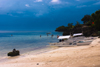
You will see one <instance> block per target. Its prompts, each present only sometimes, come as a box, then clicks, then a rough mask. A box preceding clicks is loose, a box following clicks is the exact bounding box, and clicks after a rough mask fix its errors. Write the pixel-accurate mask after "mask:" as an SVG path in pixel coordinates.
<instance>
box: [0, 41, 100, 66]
mask: <svg viewBox="0 0 100 67" xmlns="http://www.w3.org/2000/svg"><path fill="white" fill-rule="evenodd" d="M9 59H11V60H9V61H5V62H1V63H0V67H100V39H96V40H94V41H93V42H92V43H91V44H90V45H88V46H75V47H62V48H58V49H55V50H51V51H49V52H45V53H41V54H36V55H26V56H25V57H20V58H19V56H18V57H9Z"/></svg>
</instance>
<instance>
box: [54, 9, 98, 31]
mask: <svg viewBox="0 0 100 67" xmlns="http://www.w3.org/2000/svg"><path fill="white" fill-rule="evenodd" d="M81 21H83V24H80V23H79V22H78V21H77V22H76V24H75V25H73V23H68V24H67V26H60V27H58V28H56V30H55V31H66V30H71V29H73V28H76V27H82V26H83V25H87V26H89V27H92V28H94V29H96V30H97V31H100V10H97V11H96V12H95V13H92V14H91V15H84V17H83V18H82V19H81Z"/></svg>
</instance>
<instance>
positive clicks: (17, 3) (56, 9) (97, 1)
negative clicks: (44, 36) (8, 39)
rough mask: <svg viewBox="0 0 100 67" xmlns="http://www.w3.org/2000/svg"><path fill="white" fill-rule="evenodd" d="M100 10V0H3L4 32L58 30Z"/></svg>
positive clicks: (0, 14) (0, 3)
mask: <svg viewBox="0 0 100 67" xmlns="http://www.w3.org/2000/svg"><path fill="white" fill-rule="evenodd" d="M97 10H100V0H0V31H39V30H55V29H56V28H57V27H59V26H62V25H64V26H67V24H68V23H73V24H74V25H75V24H76V21H78V22H79V23H81V24H82V23H83V22H82V21H81V19H82V18H83V17H84V15H91V14H92V13H94V12H95V11H97Z"/></svg>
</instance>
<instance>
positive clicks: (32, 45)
mask: <svg viewBox="0 0 100 67" xmlns="http://www.w3.org/2000/svg"><path fill="white" fill-rule="evenodd" d="M47 33H48V32H47V31H28V32H27V31H6V32H4V31H0V57H4V56H7V53H8V52H10V51H12V50H13V49H14V48H15V49H16V50H19V51H20V54H25V53H27V52H31V51H34V50H40V49H43V48H46V47H47V45H49V43H51V42H58V39H57V35H62V33H59V32H50V33H51V34H48V35H47ZM40 35H41V36H40ZM51 35H53V37H52V36H51Z"/></svg>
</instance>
